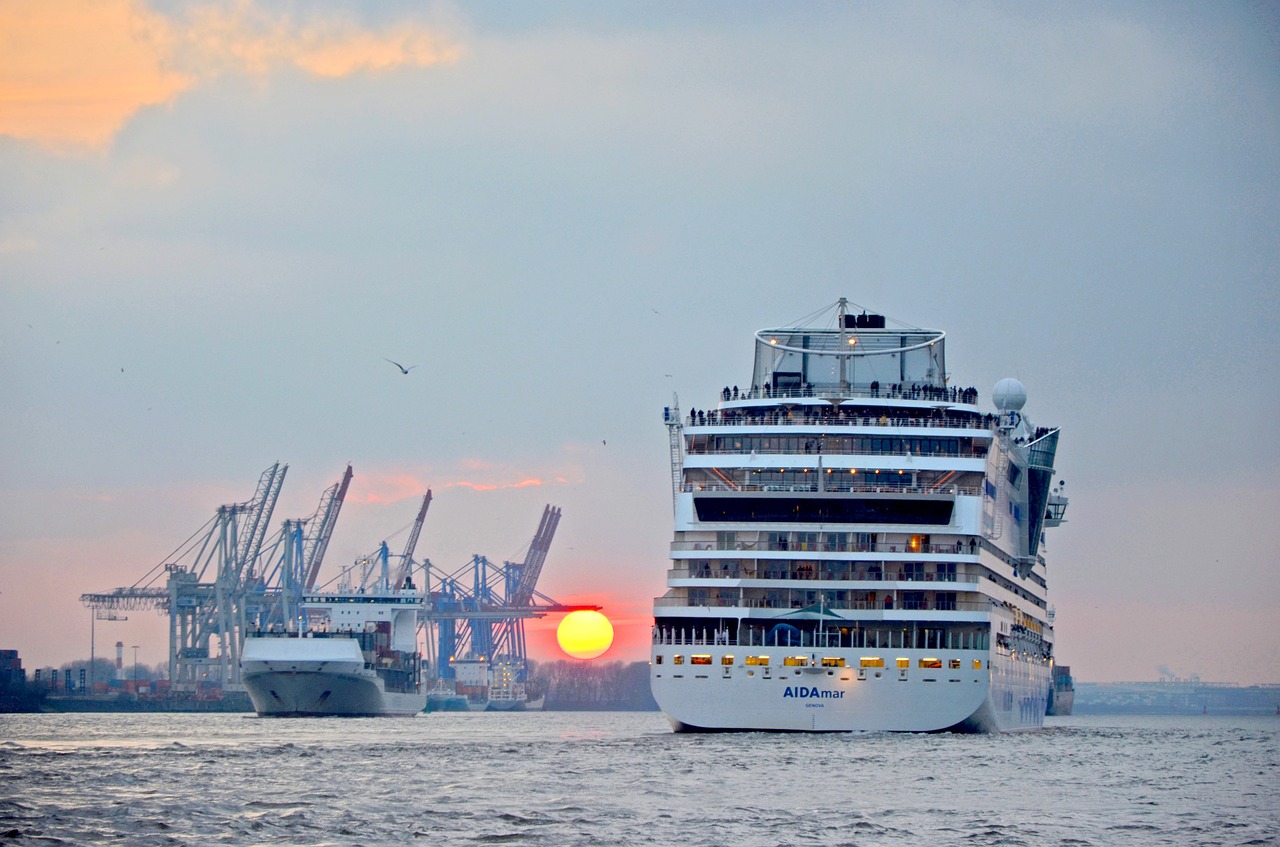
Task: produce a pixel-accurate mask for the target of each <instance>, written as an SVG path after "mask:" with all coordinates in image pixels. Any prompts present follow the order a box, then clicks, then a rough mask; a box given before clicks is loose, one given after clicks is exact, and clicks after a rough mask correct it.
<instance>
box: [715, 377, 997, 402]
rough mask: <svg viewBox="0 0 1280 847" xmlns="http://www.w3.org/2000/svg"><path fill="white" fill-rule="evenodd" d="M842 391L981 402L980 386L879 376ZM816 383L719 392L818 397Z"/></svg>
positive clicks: (728, 396)
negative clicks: (883, 383)
mask: <svg viewBox="0 0 1280 847" xmlns="http://www.w3.org/2000/svg"><path fill="white" fill-rule="evenodd" d="M840 393H841V394H848V395H850V396H854V397H888V398H891V399H900V400H941V401H944V402H950V403H968V404H970V405H972V404H974V403H977V402H978V389H976V388H973V387H969V388H955V387H953V386H944V387H938V386H936V385H921V384H919V383H912V384H911V385H907V384H906V383H901V382H898V383H892V384H889V385H886V386H884V387H883V388H882V387H881V385H880V381H879V380H872V381H871V383H870V384H868V385H865V386H858V385H853V384H850V385H849V386H848V387H847V388H846V389H841V392H840ZM816 396H819V395H818V394H815V393H814V388H813V384H812V383H809V382H806V383H805V384H804V385H801V386H797V387H796V388H774V387H771V386H769V385H768V384H766V385H765V386H764V387H763V388H761V387H760V386H758V385H753V386H751V388H750V389H749V390H746V391H741V392H740V391H739V390H738V386H736V385H735V386H733V388H730V387H729V386H727V385H726V386H725V387H724V390H723V391H721V392H720V397H721V398H722V399H723V400H726V401H728V400H758V399H760V398H762V397H763V398H766V399H771V398H775V397H783V398H787V397H816Z"/></svg>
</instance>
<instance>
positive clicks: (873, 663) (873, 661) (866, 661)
mask: <svg viewBox="0 0 1280 847" xmlns="http://www.w3.org/2000/svg"><path fill="white" fill-rule="evenodd" d="M858 664H859V665H860V666H861V667H864V668H883V667H884V659H881V658H880V657H879V656H863V657H862V658H861V659H859V660H858Z"/></svg>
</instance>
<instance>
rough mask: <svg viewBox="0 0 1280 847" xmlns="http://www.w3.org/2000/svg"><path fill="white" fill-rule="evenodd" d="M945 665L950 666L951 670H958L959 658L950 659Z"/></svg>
mask: <svg viewBox="0 0 1280 847" xmlns="http://www.w3.org/2000/svg"><path fill="white" fill-rule="evenodd" d="M947 667H948V668H950V669H951V670H953V671H958V670H960V660H959V659H952V660H951V661H949V662H947Z"/></svg>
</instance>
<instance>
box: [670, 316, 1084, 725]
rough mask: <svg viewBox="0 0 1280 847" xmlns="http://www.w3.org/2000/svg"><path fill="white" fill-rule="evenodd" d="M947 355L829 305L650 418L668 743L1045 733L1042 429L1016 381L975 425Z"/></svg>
mask: <svg viewBox="0 0 1280 847" xmlns="http://www.w3.org/2000/svg"><path fill="white" fill-rule="evenodd" d="M855 312H856V313H855ZM945 341H946V334H945V333H944V332H942V331H940V330H934V329H922V328H918V327H912V326H906V325H900V324H897V323H896V322H893V321H889V320H887V319H886V318H885V317H884V316H883V315H878V314H871V313H868V312H866V311H865V310H860V311H858V310H854V309H851V308H850V306H849V304H848V302H847V301H846V300H845V299H843V298H842V299H841V300H840V301H839V302H838V303H836V304H833V305H832V306H830V307H827V308H826V309H824V310H822V311H820V312H819V313H817V314H816V315H815V316H813V317H811V318H806V319H803V320H802V321H800V322H798V323H797V324H796V325H794V326H789V327H777V328H769V329H762V330H760V331H758V332H756V334H755V362H754V369H753V372H752V375H751V381H750V383H748V384H747V385H746V386H744V387H739V386H733V387H728V386H726V387H725V388H724V389H723V390H722V391H721V392H720V396H719V397H718V398H717V401H716V403H715V405H714V407H708V408H692V409H690V410H689V411H688V412H682V411H681V410H680V408H679V405H678V401H677V402H676V403H673V405H672V406H670V407H668V408H667V409H666V410H665V411H664V418H665V422H666V426H667V428H668V431H669V434H670V447H671V474H672V477H671V479H672V487H673V495H674V512H675V515H674V523H675V534H674V540H673V541H672V544H671V569H670V570H669V571H668V575H667V592H666V594H665V595H663V596H661V597H658V598H657V599H656V600H655V601H654V627H653V644H652V652H651V656H650V682H651V685H652V689H653V695H654V698H655V699H656V700H657V702H658V705H659V707H660V708H661V709H662V711H663V712H664V713H665V714H666V715H667V717H668V719H669V720H670V721H671V723H672V725H673V727H674V728H675V729H676V730H677V731H715V730H777V731H813V732H823V731H828V732H830V731H909V732H928V731H943V730H952V731H961V732H966V731H967V732H1004V731H1013V730H1029V729H1035V728H1038V727H1040V726H1042V725H1043V723H1044V717H1045V712H1046V708H1047V704H1048V697H1049V689H1050V686H1051V668H1052V664H1053V643H1054V637H1053V611H1052V607H1051V606H1050V605H1049V599H1048V594H1047V571H1046V563H1045V558H1044V546H1045V545H1044V537H1043V536H1044V532H1045V530H1046V528H1048V527H1055V526H1058V525H1059V524H1061V523H1062V522H1063V520H1064V517H1065V512H1066V507H1067V498H1066V496H1065V494H1063V491H1062V486H1061V483H1059V484H1058V486H1057V487H1054V486H1053V484H1052V480H1053V475H1054V467H1053V465H1054V458H1055V453H1056V450H1057V444H1058V434H1059V431H1058V429H1057V428H1052V427H1049V428H1045V427H1035V426H1033V425H1032V423H1031V422H1030V420H1029V419H1028V418H1027V416H1026V415H1025V414H1024V413H1023V407H1024V405H1025V403H1026V399H1027V396H1026V390H1025V389H1024V387H1023V386H1022V384H1021V383H1020V382H1018V381H1017V380H1015V379H1003V380H1001V381H1000V382H998V383H997V384H996V386H995V390H994V392H993V395H992V398H991V400H992V407H991V408H990V409H984V407H983V406H982V405H981V404H980V403H979V393H978V391H977V390H976V389H974V388H960V387H957V386H956V385H954V384H953V383H952V382H951V380H950V379H949V374H948V371H947V366H946V358H945V352H944V351H945Z"/></svg>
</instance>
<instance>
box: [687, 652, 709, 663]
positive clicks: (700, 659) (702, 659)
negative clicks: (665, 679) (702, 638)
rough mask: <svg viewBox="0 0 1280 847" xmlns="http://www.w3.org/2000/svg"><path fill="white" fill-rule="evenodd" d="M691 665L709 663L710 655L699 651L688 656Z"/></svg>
mask: <svg viewBox="0 0 1280 847" xmlns="http://www.w3.org/2000/svg"><path fill="white" fill-rule="evenodd" d="M689 664H691V665H709V664H711V656H709V655H707V654H706V653H700V654H696V655H693V656H690V657H689Z"/></svg>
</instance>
